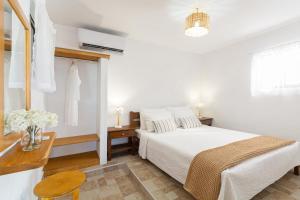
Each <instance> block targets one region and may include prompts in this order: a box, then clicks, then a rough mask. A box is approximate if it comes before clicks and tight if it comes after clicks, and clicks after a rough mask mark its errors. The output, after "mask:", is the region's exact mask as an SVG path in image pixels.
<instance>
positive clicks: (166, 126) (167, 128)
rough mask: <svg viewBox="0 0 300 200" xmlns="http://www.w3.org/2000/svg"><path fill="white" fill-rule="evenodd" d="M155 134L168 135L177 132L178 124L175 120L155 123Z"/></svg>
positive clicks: (170, 119)
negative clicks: (167, 133)
mask: <svg viewBox="0 0 300 200" xmlns="http://www.w3.org/2000/svg"><path fill="white" fill-rule="evenodd" d="M153 127H154V132H155V133H166V132H174V131H176V128H177V127H176V124H175V122H174V119H173V118H169V119H163V120H157V121H153Z"/></svg>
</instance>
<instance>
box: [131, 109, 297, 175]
mask: <svg viewBox="0 0 300 200" xmlns="http://www.w3.org/2000/svg"><path fill="white" fill-rule="evenodd" d="M129 118H130V126H133V127H136V128H139V127H140V125H141V120H140V113H139V112H134V111H131V112H130V113H129ZM294 174H295V175H296V176H299V175H300V166H296V167H294Z"/></svg>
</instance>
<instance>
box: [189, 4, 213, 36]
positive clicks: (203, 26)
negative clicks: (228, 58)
mask: <svg viewBox="0 0 300 200" xmlns="http://www.w3.org/2000/svg"><path fill="white" fill-rule="evenodd" d="M208 24H209V16H208V15H207V14H206V13H203V12H198V10H197V12H195V13H193V14H191V15H189V16H188V17H187V18H186V21H185V35H187V36H190V37H201V36H204V35H206V34H207V33H208Z"/></svg>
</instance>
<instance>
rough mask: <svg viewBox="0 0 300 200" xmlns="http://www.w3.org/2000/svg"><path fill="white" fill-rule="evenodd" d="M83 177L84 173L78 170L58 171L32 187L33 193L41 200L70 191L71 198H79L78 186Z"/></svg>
mask: <svg viewBox="0 0 300 200" xmlns="http://www.w3.org/2000/svg"><path fill="white" fill-rule="evenodd" d="M85 179H86V176H85V174H84V173H83V172H81V171H78V170H75V171H66V172H60V173H57V174H54V175H52V176H48V177H47V178H45V179H44V180H42V181H41V182H39V183H38V184H37V185H36V186H35V187H34V194H35V195H36V196H38V197H39V198H41V200H53V199H54V198H56V197H60V196H63V195H65V194H68V193H72V196H73V200H79V188H80V186H81V185H82V184H83V183H84V181H85Z"/></svg>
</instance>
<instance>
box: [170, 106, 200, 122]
mask: <svg viewBox="0 0 300 200" xmlns="http://www.w3.org/2000/svg"><path fill="white" fill-rule="evenodd" d="M167 110H169V111H170V112H171V113H172V115H173V117H174V120H175V122H176V125H177V127H181V122H180V118H183V117H190V116H195V117H196V118H197V116H196V114H195V113H194V112H193V110H192V109H191V108H189V107H188V106H181V107H168V108H167Z"/></svg>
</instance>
